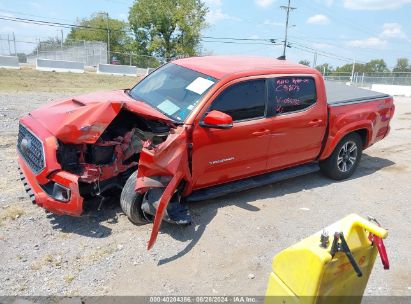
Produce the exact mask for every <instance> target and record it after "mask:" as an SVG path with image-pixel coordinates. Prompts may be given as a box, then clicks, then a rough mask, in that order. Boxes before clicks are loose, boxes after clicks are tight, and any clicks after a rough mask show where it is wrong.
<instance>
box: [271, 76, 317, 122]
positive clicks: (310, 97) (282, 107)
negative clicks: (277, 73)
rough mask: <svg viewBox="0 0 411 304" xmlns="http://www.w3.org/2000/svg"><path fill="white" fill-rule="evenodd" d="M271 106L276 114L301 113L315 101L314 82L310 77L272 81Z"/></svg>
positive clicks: (282, 78)
mask: <svg viewBox="0 0 411 304" xmlns="http://www.w3.org/2000/svg"><path fill="white" fill-rule="evenodd" d="M271 90H272V92H271V94H270V99H271V102H270V104H271V106H274V108H275V113H276V114H286V113H292V112H297V111H302V110H304V109H307V108H309V107H311V106H312V105H313V104H315V103H316V101H317V92H316V88H315V81H314V79H313V78H312V77H279V78H275V79H273V86H272V87H271Z"/></svg>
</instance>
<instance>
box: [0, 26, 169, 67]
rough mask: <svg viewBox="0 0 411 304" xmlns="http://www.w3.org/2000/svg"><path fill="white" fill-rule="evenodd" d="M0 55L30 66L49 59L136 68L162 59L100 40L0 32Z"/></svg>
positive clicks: (153, 65)
mask: <svg viewBox="0 0 411 304" xmlns="http://www.w3.org/2000/svg"><path fill="white" fill-rule="evenodd" d="M0 55H6V56H17V57H18V58H19V62H20V63H28V64H32V65H34V64H35V63H36V59H37V58H39V59H51V60H64V61H77V62H82V63H84V64H85V65H86V66H93V67H96V66H97V65H98V64H106V63H111V64H122V65H133V66H137V67H139V68H156V67H158V66H160V65H161V64H163V60H162V59H159V58H156V57H153V56H147V55H140V54H136V53H135V52H132V51H127V52H126V51H111V52H110V54H108V50H107V43H105V42H101V41H84V40H81V41H78V40H69V39H64V40H62V39H61V38H57V37H54V38H53V37H52V38H48V39H45V40H40V39H20V38H19V37H16V36H15V35H14V34H0Z"/></svg>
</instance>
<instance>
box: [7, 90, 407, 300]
mask: <svg viewBox="0 0 411 304" xmlns="http://www.w3.org/2000/svg"><path fill="white" fill-rule="evenodd" d="M64 95H65V94H56V93H38V94H37V93H1V94H0V117H1V121H0V149H1V155H2V157H1V159H0V172H2V175H1V176H0V189H1V192H0V252H1V255H2V258H1V259H0V295H27V296H28V295H36V296H39V295H81V296H87V295H107V294H109V295H159V294H161V295H256V296H257V295H263V294H264V292H265V288H266V284H267V279H268V274H269V272H270V271H271V269H270V267H271V259H272V257H273V256H274V255H275V254H276V253H278V252H279V251H281V250H282V249H284V248H286V247H288V246H290V245H291V244H293V243H295V242H297V241H298V240H300V239H302V238H304V237H306V236H309V235H311V234H312V233H314V232H316V231H319V230H320V229H322V227H324V226H327V225H329V224H331V223H333V222H334V221H337V220H338V219H340V218H342V217H344V216H345V215H347V214H349V213H353V212H355V213H358V214H360V215H363V216H366V215H368V214H372V215H374V216H375V217H376V218H378V219H379V220H380V221H381V222H382V223H383V225H384V226H385V227H387V228H388V229H389V232H390V235H389V237H388V239H387V240H386V247H387V250H388V254H389V258H390V262H391V269H390V270H389V271H384V270H383V269H382V265H381V263H380V262H379V260H377V262H376V266H375V268H374V271H373V274H372V275H371V278H370V281H369V284H368V287H367V290H366V294H367V295H411V278H410V276H409V274H410V273H411V261H410V257H411V255H410V246H409V242H408V241H407V235H408V236H409V235H411V228H410V224H411V221H410V204H409V199H410V197H411V184H410V181H411V168H410V165H409V161H410V159H411V99H406V98H397V99H396V105H397V112H396V117H395V119H394V121H393V123H392V133H391V135H390V136H389V137H388V138H387V139H385V140H384V141H382V142H380V143H378V144H376V145H375V146H374V147H371V148H370V149H369V150H367V151H366V153H365V155H364V157H363V160H362V162H361V164H360V167H359V168H358V170H357V172H356V174H355V175H354V176H353V177H352V178H351V179H349V180H346V181H343V182H333V181H330V180H328V179H326V178H324V177H322V176H321V175H320V174H311V175H309V176H303V177H299V178H296V179H293V180H290V181H287V182H282V183H278V184H275V185H271V186H266V187H261V188H258V189H254V190H251V191H246V192H242V193H238V194H234V195H230V196H227V197H224V198H221V199H215V200H211V201H206V202H201V203H195V204H193V205H192V206H191V212H192V214H193V220H194V224H193V225H191V226H189V227H185V228H184V227H177V226H172V225H168V224H164V225H163V226H162V229H161V234H160V235H159V237H158V241H157V244H156V245H155V247H154V249H153V250H152V251H149V252H148V251H146V241H147V240H148V238H149V234H150V230H151V225H146V226H141V227H136V226H134V225H132V224H131V223H130V222H129V221H128V220H127V218H126V217H125V216H124V215H123V214H122V213H121V210H120V209H119V206H118V201H117V200H113V201H112V202H111V203H110V204H107V205H105V206H103V210H101V211H99V212H98V211H95V212H93V213H91V214H89V215H87V216H84V217H81V218H71V217H57V216H53V215H46V214H45V212H44V210H43V209H41V208H39V207H37V206H35V205H32V204H31V203H30V201H29V200H28V198H27V196H26V194H25V193H24V191H23V186H22V184H21V182H20V180H19V178H18V173H17V164H16V152H15V142H16V134H17V127H18V117H19V116H21V115H23V114H24V113H27V112H28V111H30V110H31V109H33V108H36V107H38V106H39V105H41V104H43V103H45V102H49V101H50V100H52V99H56V98H60V97H62V96H64Z"/></svg>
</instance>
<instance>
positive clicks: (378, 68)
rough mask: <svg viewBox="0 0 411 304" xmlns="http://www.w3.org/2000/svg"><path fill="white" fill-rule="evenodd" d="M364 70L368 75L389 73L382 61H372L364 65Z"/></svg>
mask: <svg viewBox="0 0 411 304" xmlns="http://www.w3.org/2000/svg"><path fill="white" fill-rule="evenodd" d="M365 69H366V71H367V72H369V73H383V72H389V71H390V70H389V69H388V68H387V64H386V63H385V61H384V60H383V59H373V60H371V61H369V62H367V63H366V64H365Z"/></svg>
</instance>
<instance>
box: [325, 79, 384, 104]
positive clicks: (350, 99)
mask: <svg viewBox="0 0 411 304" xmlns="http://www.w3.org/2000/svg"><path fill="white" fill-rule="evenodd" d="M325 90H326V93H327V103H328V104H329V105H330V106H341V105H346V104H353V103H360V102H367V101H372V100H375V99H384V98H388V97H390V96H389V95H387V94H384V93H379V92H375V91H371V90H366V89H360V88H357V87H353V86H348V85H345V84H344V83H340V82H335V81H325Z"/></svg>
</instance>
